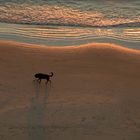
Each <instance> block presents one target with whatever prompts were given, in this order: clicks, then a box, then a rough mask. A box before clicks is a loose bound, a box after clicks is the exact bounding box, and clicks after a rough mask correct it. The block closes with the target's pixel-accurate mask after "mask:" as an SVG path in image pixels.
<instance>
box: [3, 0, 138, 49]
mask: <svg viewBox="0 0 140 140" xmlns="http://www.w3.org/2000/svg"><path fill="white" fill-rule="evenodd" d="M0 39H3V40H4V39H8V40H15V41H20V42H26V43H31V44H43V45H48V46H63V47H66V46H71V45H81V44H86V43H91V42H109V43H117V44H121V45H124V46H125V44H126V42H128V43H127V45H126V46H127V47H130V48H135V49H140V0H125V1H122V0H0Z"/></svg>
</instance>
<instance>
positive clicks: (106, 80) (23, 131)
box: [0, 41, 140, 140]
mask: <svg viewBox="0 0 140 140" xmlns="http://www.w3.org/2000/svg"><path fill="white" fill-rule="evenodd" d="M51 71H52V72H54V76H53V77H52V84H51V85H50V84H48V85H46V84H45V81H42V82H41V84H38V83H37V82H36V81H33V80H34V74H35V73H37V72H43V73H49V72H51ZM0 74H1V75H0V140H140V51H135V50H131V49H127V48H123V47H121V46H118V45H115V44H109V43H108V44H107V43H92V44H86V45H82V46H79V47H74V46H70V47H67V48H63V47H61V48H60V47H59V48H57V47H47V46H35V45H29V44H24V43H17V42H12V41H11V42H10V41H1V42H0Z"/></svg>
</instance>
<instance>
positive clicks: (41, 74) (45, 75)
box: [34, 72, 54, 83]
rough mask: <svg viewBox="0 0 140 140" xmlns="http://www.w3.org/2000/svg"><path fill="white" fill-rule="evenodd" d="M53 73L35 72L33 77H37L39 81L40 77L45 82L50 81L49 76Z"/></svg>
mask: <svg viewBox="0 0 140 140" xmlns="http://www.w3.org/2000/svg"><path fill="white" fill-rule="evenodd" d="M53 75H54V74H53V72H51V73H50V74H43V73H36V74H35V75H34V76H35V78H37V80H38V81H39V83H40V82H41V80H42V79H46V80H47V81H46V82H47V83H48V82H51V80H50V77H52V76H53Z"/></svg>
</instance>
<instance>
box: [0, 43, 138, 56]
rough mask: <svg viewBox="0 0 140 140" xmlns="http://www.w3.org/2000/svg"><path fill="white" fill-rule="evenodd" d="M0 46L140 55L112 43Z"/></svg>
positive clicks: (2, 44) (136, 51)
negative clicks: (97, 50) (105, 50)
mask: <svg viewBox="0 0 140 140" xmlns="http://www.w3.org/2000/svg"><path fill="white" fill-rule="evenodd" d="M0 46H12V47H19V48H30V49H38V50H39V49H48V50H71V49H88V48H94V49H111V50H114V51H115V50H116V51H119V52H124V53H132V54H140V50H135V49H130V48H126V47H123V46H120V45H117V44H114V43H96V42H94V43H87V44H84V45H79V46H66V47H58V46H47V45H34V44H28V43H21V42H16V41H7V40H2V41H0Z"/></svg>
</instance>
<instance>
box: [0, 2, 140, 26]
mask: <svg viewBox="0 0 140 140" xmlns="http://www.w3.org/2000/svg"><path fill="white" fill-rule="evenodd" d="M80 8H81V9H80ZM80 8H77V7H74V6H73V7H72V6H69V5H58V4H54V5H51V4H44V5H39V4H28V3H23V4H17V3H11V2H10V3H9V2H8V3H4V4H1V5H0V22H7V23H19V24H33V25H34V24H35V25H59V26H81V27H139V26H140V15H139V14H138V13H137V14H135V16H134V14H132V15H130V14H129V13H128V11H129V10H131V9H129V10H127V12H126V13H125V14H124V13H123V11H122V12H121V14H120V13H119V9H117V12H118V13H117V12H116V11H115V12H114V11H113V10H111V9H110V10H109V11H108V12H107V9H106V10H100V9H97V8H95V10H87V11H86V10H85V9H84V8H83V6H81V7H80ZM83 9H84V10H83ZM92 9H93V8H92ZM104 9H105V8H104ZM110 13H111V14H110Z"/></svg>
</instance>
